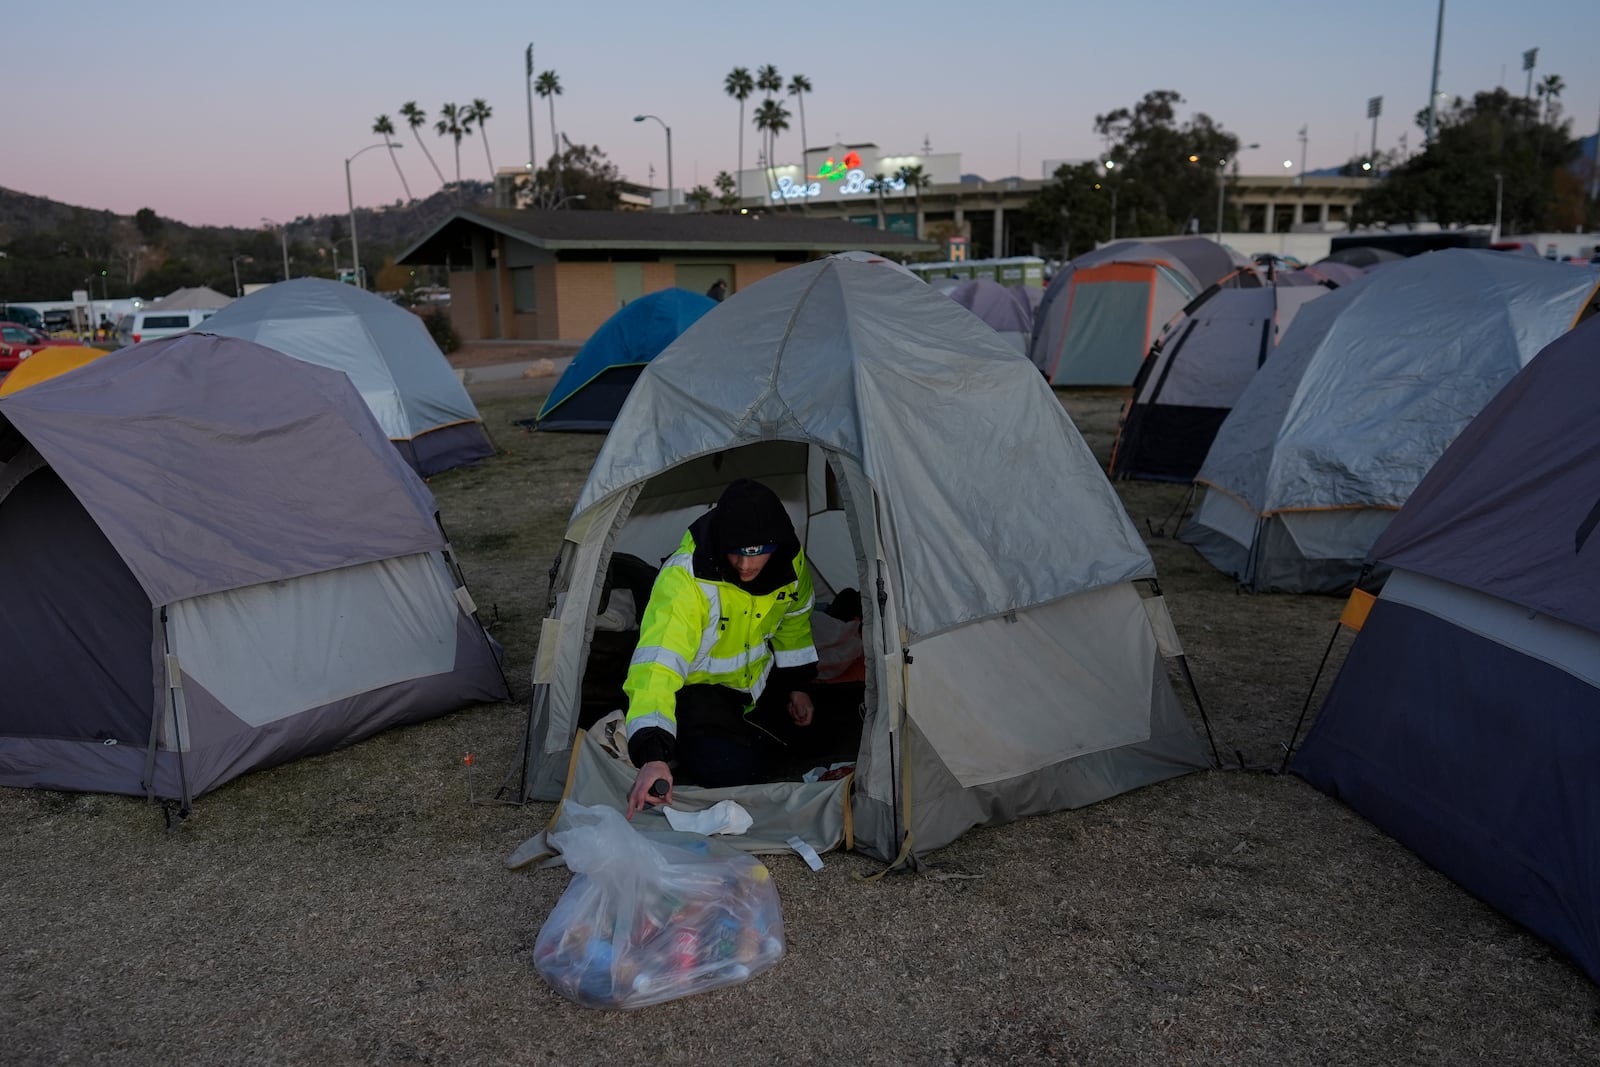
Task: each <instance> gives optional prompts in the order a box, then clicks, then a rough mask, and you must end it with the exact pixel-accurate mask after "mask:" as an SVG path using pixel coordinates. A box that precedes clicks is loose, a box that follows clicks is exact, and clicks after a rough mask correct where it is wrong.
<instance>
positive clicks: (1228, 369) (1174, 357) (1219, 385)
mask: <svg viewBox="0 0 1600 1067" xmlns="http://www.w3.org/2000/svg"><path fill="white" fill-rule="evenodd" d="M1329 291H1330V289H1329V287H1327V286H1324V285H1315V286H1276V285H1269V286H1263V287H1259V288H1249V289H1212V290H1210V292H1209V295H1208V296H1206V298H1205V299H1204V300H1203V301H1196V303H1194V304H1191V305H1190V306H1189V308H1188V310H1187V311H1186V312H1185V313H1184V315H1183V316H1182V317H1181V318H1179V319H1178V321H1177V322H1175V323H1174V324H1173V325H1172V326H1171V327H1169V328H1168V329H1167V330H1166V332H1165V333H1163V334H1162V336H1161V338H1160V340H1158V341H1156V343H1155V344H1154V345H1152V346H1151V347H1150V354H1149V356H1147V357H1146V358H1145V361H1144V365H1143V366H1142V367H1140V368H1139V376H1138V377H1137V378H1136V379H1134V383H1133V397H1132V399H1131V400H1130V402H1129V404H1128V410H1127V412H1126V413H1125V414H1124V415H1123V418H1122V426H1121V428H1120V429H1119V431H1118V433H1117V443H1116V446H1115V447H1114V448H1113V449H1112V453H1111V474H1112V476H1113V477H1116V478H1150V479H1155V480H1158V481H1181V482H1187V481H1191V480H1193V478H1194V476H1195V474H1196V473H1197V472H1198V471H1199V470H1200V464H1201V463H1202V462H1203V461H1204V460H1205V458H1206V453H1207V452H1208V451H1209V450H1210V448H1211V442H1212V440H1213V439H1214V438H1215V437H1216V436H1217V428H1218V427H1219V426H1221V425H1222V420H1223V419H1225V418H1227V417H1228V412H1229V411H1231V410H1232V409H1233V404H1234V401H1236V400H1238V399H1239V394H1240V393H1242V392H1244V387H1245V386H1246V385H1248V384H1249V382H1250V379H1251V378H1253V377H1254V376H1255V373H1256V370H1257V368H1259V367H1260V366H1261V365H1262V364H1263V363H1265V362H1266V361H1267V357H1268V356H1269V355H1271V354H1272V350H1273V348H1274V347H1275V346H1276V345H1277V343H1278V338H1280V337H1281V336H1283V332H1284V331H1285V330H1286V329H1288V327H1289V324H1290V323H1291V322H1293V321H1294V317H1295V314H1296V313H1297V312H1298V311H1299V310H1300V308H1301V307H1302V306H1303V305H1305V304H1306V303H1308V302H1309V301H1311V300H1314V299H1316V298H1317V297H1319V296H1322V295H1323V294H1325V293H1327V292H1329Z"/></svg>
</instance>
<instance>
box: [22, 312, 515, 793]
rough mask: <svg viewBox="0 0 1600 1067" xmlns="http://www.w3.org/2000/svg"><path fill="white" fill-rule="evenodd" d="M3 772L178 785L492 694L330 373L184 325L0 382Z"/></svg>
mask: <svg viewBox="0 0 1600 1067" xmlns="http://www.w3.org/2000/svg"><path fill="white" fill-rule="evenodd" d="M0 588H3V589H4V590H5V611H3V612H0V657H3V663H0V671H3V674H4V677H5V684H4V685H3V686H0V785H4V786H36V787H43V788H50V789H69V790H85V791H92V792H109V793H129V794H143V795H147V796H152V797H162V798H173V799H177V800H180V801H181V802H182V803H183V804H184V806H185V807H187V805H188V803H189V801H190V800H191V799H192V798H193V797H194V796H197V795H199V794H200V793H203V792H205V791H206V790H208V789H212V788H215V787H216V786H218V785H220V784H222V783H223V782H226V781H228V780H230V779H232V778H235V777H237V776H238V775H240V774H243V773H245V772H247V771H250V770H254V769H256V768H260V767H265V766H270V765H272V764H276V763H282V762H285V761H287V760H291V759H295V758H297V757H300V756H305V755H309V754H312V753H317V752H325V751H327V750H329V749H332V748H337V747H339V746H341V745H345V744H348V743H350V742H353V741H356V740H359V739H360V738H362V737H365V736H367V735H369V734H372V733H375V732H377V731H378V730H381V729H384V728H386V727H389V726H392V725H396V724H398V723H404V722H415V721H418V720H421V719H427V718H431V717H433V716H436V715H440V714H442V713H444V712H447V711H451V710H454V709H456V708H460V707H464V706H467V705H470V704H477V703H483V702H486V701H499V700H503V699H506V698H507V696H508V693H507V687H506V684H505V678H504V675H503V674H502V673H501V670H500V664H499V656H498V649H497V648H496V647H495V646H494V644H493V642H492V641H491V640H490V639H489V637H488V635H487V634H486V633H485V632H484V630H483V628H482V626H480V625H479V623H478V621H477V619H476V617H475V616H474V614H473V613H472V609H471V600H470V598H469V597H468V596H467V595H466V590H465V587H464V585H463V583H462V581H461V578H460V575H459V572H458V571H457V570H456V569H455V567H454V564H453V563H452V562H451V561H450V560H449V558H448V546H447V545H446V543H445V540H444V537H443V535H442V534H441V532H440V528H439V524H438V521H437V517H436V513H435V509H434V501H433V497H432V495H431V494H430V493H429V492H428V490H427V487H426V486H424V485H423V484H422V482H421V481H420V479H418V478H417V476H416V475H415V474H414V473H413V472H412V471H411V470H410V469H409V468H408V467H407V466H406V464H405V462H404V461H403V460H402V459H401V458H400V456H399V455H398V454H397V453H396V452H395V450H394V448H393V446H391V445H390V444H389V442H388V441H387V440H386V439H385V438H384V435H383V432H382V431H381V430H380V429H379V428H378V425H377V423H376V422H374V421H373V419H372V415H371V413H370V412H369V411H368V410H367V408H366V406H365V405H364V404H363V403H362V402H361V398H360V396H359V395H357V393H356V391H355V389H354V388H353V387H352V386H351V385H350V382H349V380H348V379H347V378H345V376H344V375H342V374H339V373H337V372H334V371H330V370H326V369H324V368H321V367H313V366H310V365H308V364H305V363H301V362H298V361H296V360H293V359H290V358H288V357H287V356H283V355H280V354H278V353H276V352H273V351H270V350H267V349H263V348H261V347H259V346H257V345H254V344H251V343H249V342H247V341H240V340H236V339H234V338H220V337H213V336H210V335H207V334H184V335H181V336H178V337H174V338H171V339H169V340H165V341H155V342H151V343H148V344H142V345H137V346H134V347H132V348H127V349H123V350H121V351H119V352H115V353H112V354H110V355H108V356H106V357H104V358H103V359H99V360H96V361H95V362H94V363H91V364H89V365H88V366H85V367H81V368H79V369H78V370H75V371H73V372H72V373H71V374H65V375H61V376H60V377H57V378H52V379H50V380H48V381H44V382H40V383H38V384H36V385H33V386H31V387H29V388H27V389H23V390H19V391H18V392H16V393H13V394H11V395H10V396H6V397H0Z"/></svg>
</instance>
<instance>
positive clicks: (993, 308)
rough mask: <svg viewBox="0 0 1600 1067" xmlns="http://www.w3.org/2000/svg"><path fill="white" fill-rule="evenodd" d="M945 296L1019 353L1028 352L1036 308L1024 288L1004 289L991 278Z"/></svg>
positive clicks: (974, 281)
mask: <svg viewBox="0 0 1600 1067" xmlns="http://www.w3.org/2000/svg"><path fill="white" fill-rule="evenodd" d="M945 295H946V296H948V297H949V298H950V299H951V300H954V301H955V302H956V303H958V304H960V305H961V306H962V307H964V308H966V309H967V310H968V311H970V312H972V313H973V314H974V315H976V316H978V318H980V319H982V320H983V321H984V322H985V323H987V324H988V325H989V328H990V329H992V330H994V332H995V333H998V334H999V335H1000V336H1002V337H1004V338H1005V339H1006V340H1007V341H1008V342H1009V343H1010V344H1011V345H1013V346H1014V347H1015V348H1016V350H1017V351H1018V352H1022V353H1026V352H1027V351H1028V331H1029V330H1030V329H1031V328H1032V327H1033V307H1032V305H1031V304H1029V303H1028V298H1027V296H1025V295H1024V294H1023V293H1022V291H1021V287H1020V286H1010V285H1001V284H1000V283H999V282H997V281H993V280H991V279H989V278H973V279H970V280H968V281H964V282H962V283H961V284H960V285H958V286H956V287H955V288H954V289H951V290H949V291H948V292H946V293H945Z"/></svg>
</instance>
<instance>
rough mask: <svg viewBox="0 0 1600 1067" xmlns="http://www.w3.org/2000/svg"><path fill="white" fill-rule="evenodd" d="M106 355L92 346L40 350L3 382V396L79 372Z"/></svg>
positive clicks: (1, 387) (61, 346) (1, 381)
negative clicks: (59, 376) (75, 371)
mask: <svg viewBox="0 0 1600 1067" xmlns="http://www.w3.org/2000/svg"><path fill="white" fill-rule="evenodd" d="M105 354H106V353H105V350H104V349H101V348H95V347H93V346H91V345H51V346H50V347H49V348H41V349H39V351H37V352H35V353H34V354H33V355H31V356H29V357H28V358H27V359H25V360H23V361H22V362H21V363H19V364H17V368H16V370H14V371H12V372H11V373H10V374H7V375H6V376H5V379H4V380H0V396H10V395H11V394H12V393H15V392H16V391H17V390H19V389H26V388H27V387H28V386H30V385H37V384H38V383H39V382H43V381H49V380H50V379H51V378H54V377H55V376H56V375H58V374H65V373H67V372H68V371H71V370H77V369H78V368H79V367H82V366H85V365H86V364H89V363H93V362H94V361H95V360H97V359H99V358H100V357H101V356H103V355H105Z"/></svg>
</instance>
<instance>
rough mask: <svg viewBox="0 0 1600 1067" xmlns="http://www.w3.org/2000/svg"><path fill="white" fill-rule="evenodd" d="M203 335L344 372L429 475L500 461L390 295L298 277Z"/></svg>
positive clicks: (459, 390) (444, 367)
mask: <svg viewBox="0 0 1600 1067" xmlns="http://www.w3.org/2000/svg"><path fill="white" fill-rule="evenodd" d="M203 329H204V330H205V332H207V333H215V334H221V335H223V336H226V337H242V338H244V339H245V340H246V341H254V342H256V343H257V344H260V345H265V346H266V347H268V348H272V349H276V350H277V351H279V352H282V353H283V354H284V355H286V356H293V357H294V358H295V359H298V360H303V361H305V362H306V363H315V364H317V365H318V366H322V367H330V368H332V369H333V370H337V371H343V372H344V373H345V374H346V375H348V376H349V378H350V380H351V381H352V382H354V383H355V387H356V389H357V391H359V392H360V393H361V398H362V399H363V400H365V401H366V402H367V406H368V407H370V408H371V409H372V414H373V415H374V416H375V417H376V418H377V420H378V425H379V426H382V427H383V432H384V433H386V434H388V435H389V440H391V441H393V442H394V444H395V447H396V448H398V449H399V450H400V454H401V455H403V456H404V457H405V458H406V462H408V463H410V464H411V466H412V468H413V469H414V470H416V472H417V473H418V474H421V475H423V476H424V477H426V476H427V475H430V474H437V473H438V472H439V471H442V470H448V469H450V468H451V467H459V466H461V465H462V464H465V463H475V462H477V461H478V460H480V459H483V458H485V457H487V456H492V455H493V454H494V445H493V444H491V443H490V441H489V438H488V435H487V434H485V433H484V429H483V420H482V419H481V418H480V417H479V415H478V409H477V408H476V407H475V406H474V405H473V403H472V400H471V398H470V397H468V396H467V390H466V387H465V386H463V385H462V384H461V381H460V379H458V378H457V377H456V374H455V371H454V370H452V369H451V367H450V363H449V361H448V360H446V359H445V358H444V353H442V352H440V351H439V346H438V345H436V344H434V343H433V337H432V336H431V335H429V333H428V328H427V327H426V326H424V325H423V324H422V320H421V319H419V318H417V316H415V315H413V314H412V313H411V312H409V311H406V310H405V309H404V308H401V307H397V306H396V305H394V304H392V303H390V302H389V301H387V300H384V299H383V298H382V297H378V296H374V295H373V294H371V293H368V292H365V291H363V290H361V289H357V288H356V287H355V286H353V285H342V284H340V283H339V282H334V281H329V280H328V279H326V278H295V279H294V280H292V281H286V282H278V283H277V284H275V285H269V286H267V288H265V289H261V290H258V291H257V292H254V293H251V294H250V295H249V296H247V297H244V298H242V299H240V300H235V301H234V302H233V303H232V304H229V305H228V306H227V307H226V308H223V309H222V310H221V311H219V312H217V313H216V314H215V315H213V316H211V317H210V318H209V319H207V320H206V322H205V326H204V327H203Z"/></svg>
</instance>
